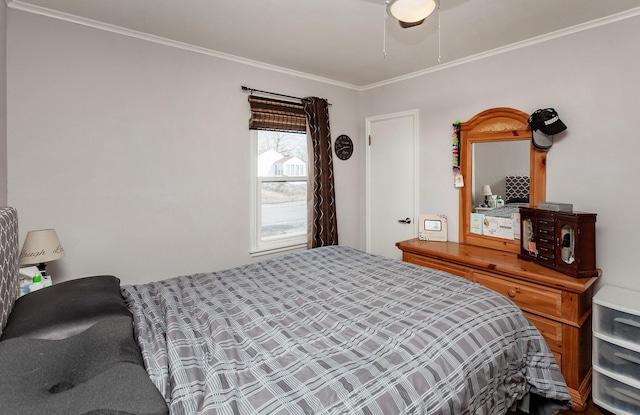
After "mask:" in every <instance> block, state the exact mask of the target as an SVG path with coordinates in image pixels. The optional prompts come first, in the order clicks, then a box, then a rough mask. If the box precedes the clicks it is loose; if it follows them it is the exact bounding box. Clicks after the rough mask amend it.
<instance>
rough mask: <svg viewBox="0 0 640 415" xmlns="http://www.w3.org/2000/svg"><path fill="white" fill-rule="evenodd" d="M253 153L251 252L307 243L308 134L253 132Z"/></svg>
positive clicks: (280, 248) (251, 131) (281, 248)
mask: <svg viewBox="0 0 640 415" xmlns="http://www.w3.org/2000/svg"><path fill="white" fill-rule="evenodd" d="M250 134H251V142H252V147H253V151H254V157H252V160H253V174H252V177H253V180H255V187H254V189H255V190H254V191H253V201H254V203H253V204H252V205H253V209H252V210H253V212H252V218H253V219H252V226H251V228H252V241H253V242H252V250H251V251H252V253H262V252H266V251H277V250H283V249H287V248H293V247H298V246H306V243H307V171H308V169H307V162H308V153H307V135H306V134H304V133H292V132H283V131H265V130H250Z"/></svg>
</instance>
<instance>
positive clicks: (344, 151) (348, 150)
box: [334, 134, 353, 160]
mask: <svg viewBox="0 0 640 415" xmlns="http://www.w3.org/2000/svg"><path fill="white" fill-rule="evenodd" d="M334 148H335V152H336V156H338V158H339V159H340V160H347V159H349V157H351V155H352V154H353V141H351V139H350V138H349V136H348V135H344V134H342V135H339V136H338V138H336V142H335V144H334Z"/></svg>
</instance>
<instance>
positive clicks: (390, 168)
mask: <svg viewBox="0 0 640 415" xmlns="http://www.w3.org/2000/svg"><path fill="white" fill-rule="evenodd" d="M366 134H367V140H368V146H367V173H366V174H367V202H366V203H367V214H366V227H367V252H370V253H372V254H378V255H383V256H386V257H389V258H396V259H400V258H402V252H401V251H400V250H399V249H398V248H397V247H396V245H395V244H396V242H398V241H403V240H406V239H411V238H415V237H416V236H417V235H418V226H417V221H418V213H417V212H418V209H417V189H418V183H417V169H416V167H417V157H418V151H417V150H418V149H417V141H418V140H417V137H418V111H417V110H413V111H405V112H399V113H394V114H387V115H381V116H376V117H369V118H367V119H366Z"/></svg>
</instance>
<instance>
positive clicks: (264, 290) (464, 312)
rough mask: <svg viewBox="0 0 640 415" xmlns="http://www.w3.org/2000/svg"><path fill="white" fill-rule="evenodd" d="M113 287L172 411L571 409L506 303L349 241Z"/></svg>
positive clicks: (535, 336)
mask: <svg viewBox="0 0 640 415" xmlns="http://www.w3.org/2000/svg"><path fill="white" fill-rule="evenodd" d="M122 290H123V294H124V296H125V299H126V302H127V304H128V306H129V307H130V309H131V311H132V313H133V316H134V320H135V331H136V337H137V340H138V342H139V344H140V347H141V350H142V355H143V358H144V362H145V367H146V369H147V372H148V373H149V376H150V377H151V379H152V381H153V382H154V383H155V385H156V386H157V387H158V389H159V390H160V392H161V393H162V394H163V395H164V397H165V400H166V401H167V404H168V405H169V407H170V410H171V413H172V414H196V413H198V414H243V415H244V414H372V415H373V414H502V413H506V411H507V409H508V408H511V407H512V406H513V405H515V404H516V403H517V402H518V401H520V400H521V399H523V398H524V397H525V396H527V395H528V394H530V393H531V394H535V395H536V396H538V397H543V398H544V399H549V402H550V403H554V404H560V405H561V406H562V405H564V406H568V405H569V404H570V397H569V394H568V391H567V388H566V385H565V383H564V380H563V378H562V375H561V373H560V370H559V368H558V366H557V364H556V362H555V360H554V357H553V355H552V353H551V352H550V351H549V349H548V347H547V345H546V343H545V341H544V340H543V338H542V337H541V335H540V334H539V333H538V331H537V330H536V328H535V327H534V326H533V325H532V324H531V323H530V322H529V321H528V320H527V319H526V318H525V317H524V315H523V314H522V312H521V311H520V309H519V308H518V307H517V306H516V305H514V304H513V303H512V302H511V301H510V300H509V299H507V298H506V297H504V296H502V295H500V294H498V293H496V292H493V291H491V290H488V289H486V288H484V287H482V286H481V285H479V284H475V283H472V282H469V281H467V280H465V279H463V278H459V277H455V276H452V275H449V274H446V273H443V272H440V271H436V270H431V269H428V268H425V267H419V266H415V265H412V264H408V263H405V262H401V261H395V260H389V259H386V258H383V257H379V256H375V255H369V254H366V253H364V252H361V251H358V250H355V249H352V248H348V247H339V246H332V247H324V248H316V249H312V250H308V251H304V252H298V253H293V254H287V255H283V256H281V257H278V258H275V259H270V260H265V261H261V262H258V263H255V264H249V265H245V266H241V267H237V268H233V269H229V270H225V271H220V272H214V273H202V274H195V275H188V276H181V277H176V278H173V279H168V280H164V281H158V282H153V283H148V284H141V285H135V286H132V285H128V286H123V288H122Z"/></svg>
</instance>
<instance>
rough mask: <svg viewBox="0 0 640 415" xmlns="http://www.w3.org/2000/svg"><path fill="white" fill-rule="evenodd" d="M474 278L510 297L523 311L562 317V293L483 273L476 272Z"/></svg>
mask: <svg viewBox="0 0 640 415" xmlns="http://www.w3.org/2000/svg"><path fill="white" fill-rule="evenodd" d="M473 278H474V280H475V281H477V282H478V283H480V284H482V285H484V286H485V287H487V288H490V289H492V290H494V291H497V292H499V293H500V294H502V295H504V296H506V297H509V298H510V299H511V300H512V301H513V302H514V303H516V304H517V305H518V306H519V307H521V308H522V309H523V310H526V311H533V312H541V313H543V314H547V315H550V316H555V317H562V293H561V292H560V291H556V290H553V291H552V290H550V289H542V288H541V287H540V286H536V285H533V284H527V283H525V282H520V281H515V280H508V279H503V278H500V277H497V276H494V275H489V274H484V273H481V272H474V273H473Z"/></svg>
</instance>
